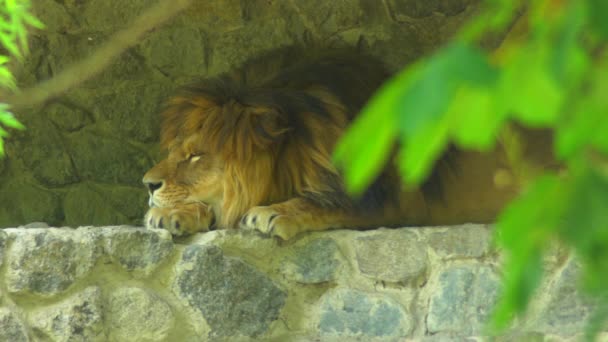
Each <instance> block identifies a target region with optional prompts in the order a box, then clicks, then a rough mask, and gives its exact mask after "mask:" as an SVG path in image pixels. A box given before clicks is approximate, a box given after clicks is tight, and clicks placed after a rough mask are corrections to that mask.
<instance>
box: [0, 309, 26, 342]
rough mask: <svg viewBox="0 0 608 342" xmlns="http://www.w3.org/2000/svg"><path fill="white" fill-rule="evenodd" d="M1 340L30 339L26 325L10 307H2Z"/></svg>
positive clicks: (0, 320) (18, 341) (19, 340)
mask: <svg viewBox="0 0 608 342" xmlns="http://www.w3.org/2000/svg"><path fill="white" fill-rule="evenodd" d="M0 341H7V342H8V341H10V342H29V341H30V338H29V337H28V336H27V330H26V329H25V326H24V325H23V323H22V322H21V320H20V319H19V318H18V317H17V315H16V314H15V313H14V312H12V311H11V310H10V309H9V308H0Z"/></svg>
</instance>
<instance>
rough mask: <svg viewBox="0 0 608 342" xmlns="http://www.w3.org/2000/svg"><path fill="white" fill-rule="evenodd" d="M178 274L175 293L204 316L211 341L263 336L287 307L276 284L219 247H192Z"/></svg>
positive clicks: (188, 250) (183, 257) (179, 267)
mask: <svg viewBox="0 0 608 342" xmlns="http://www.w3.org/2000/svg"><path fill="white" fill-rule="evenodd" d="M177 270H178V271H177V278H176V280H175V285H174V288H175V292H176V293H177V295H178V297H180V298H181V299H183V300H185V301H186V302H187V303H188V304H189V305H190V306H191V307H193V308H194V309H196V310H197V311H199V312H200V313H201V314H202V315H203V318H204V319H205V320H206V321H207V323H208V324H209V326H210V327H211V332H210V335H209V336H210V337H228V336H234V335H237V336H238V335H244V336H250V337H256V336H259V335H261V334H263V333H264V332H266V331H267V330H268V326H269V324H270V323H271V322H273V321H275V320H276V319H277V318H278V316H279V312H280V310H281V309H282V308H283V305H285V297H286V295H285V293H284V292H283V291H281V290H280V289H279V288H278V287H277V286H276V285H275V284H274V283H273V282H272V280H270V279H269V278H268V277H267V276H266V275H264V274H262V273H260V272H259V271H257V270H256V269H255V268H253V267H252V266H250V265H248V264H247V263H245V262H243V261H242V260H240V259H238V258H231V257H226V256H224V254H223V252H222V250H221V249H220V248H219V247H216V246H212V245H211V246H197V245H194V246H189V247H188V248H186V249H185V250H184V253H183V255H182V260H181V262H180V263H179V264H178V265H177Z"/></svg>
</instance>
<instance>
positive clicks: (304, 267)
mask: <svg viewBox="0 0 608 342" xmlns="http://www.w3.org/2000/svg"><path fill="white" fill-rule="evenodd" d="M342 265H343V257H342V254H341V253H340V251H339V249H338V245H337V244H336V242H335V241H334V240H332V239H325V238H321V239H314V240H312V241H306V242H305V243H304V244H299V245H297V246H295V247H294V249H293V252H292V254H290V256H288V257H287V258H285V260H283V262H282V263H281V272H282V273H283V274H285V276H286V277H287V278H288V279H292V280H295V281H297V282H299V283H303V284H317V283H323V282H328V281H332V280H335V279H336V276H337V272H338V271H339V269H340V268H341V267H342Z"/></svg>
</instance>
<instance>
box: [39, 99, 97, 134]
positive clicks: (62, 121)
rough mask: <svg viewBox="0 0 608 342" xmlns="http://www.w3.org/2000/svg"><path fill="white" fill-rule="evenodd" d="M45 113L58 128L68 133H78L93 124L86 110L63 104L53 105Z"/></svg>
mask: <svg viewBox="0 0 608 342" xmlns="http://www.w3.org/2000/svg"><path fill="white" fill-rule="evenodd" d="M43 112H44V115H46V116H48V118H49V119H50V120H51V121H52V122H53V123H54V124H55V125H57V127H59V128H60V129H62V130H64V131H66V132H73V131H77V130H79V129H81V128H82V127H84V126H86V125H88V124H91V123H92V122H93V120H92V119H91V117H90V116H89V114H87V113H86V112H85V111H84V110H82V109H80V108H76V107H73V106H68V105H66V104H63V103H54V104H51V105H50V106H48V107H47V108H45V109H44V111H43Z"/></svg>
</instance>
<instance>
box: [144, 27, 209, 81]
mask: <svg viewBox="0 0 608 342" xmlns="http://www.w3.org/2000/svg"><path fill="white" fill-rule="evenodd" d="M206 48H207V43H206V39H205V37H204V35H203V34H202V32H201V31H200V30H199V29H197V28H192V27H180V26H173V27H168V28H167V29H165V30H159V31H156V32H154V33H152V34H151V35H150V36H148V37H147V38H146V39H145V40H144V41H143V42H142V44H141V51H142V55H143V56H144V57H145V58H146V60H148V61H149V63H150V64H151V65H152V66H154V67H155V68H157V69H158V70H160V71H161V72H162V73H163V74H165V75H167V76H170V77H179V76H200V75H205V74H206V72H207V63H208V61H207V52H206V51H205V49H206ZM176 60H179V61H180V63H175V61H176Z"/></svg>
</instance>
